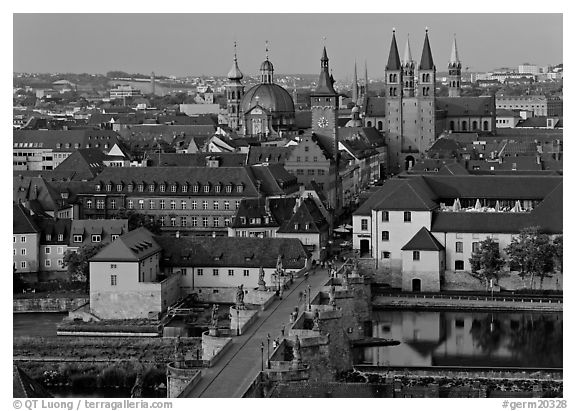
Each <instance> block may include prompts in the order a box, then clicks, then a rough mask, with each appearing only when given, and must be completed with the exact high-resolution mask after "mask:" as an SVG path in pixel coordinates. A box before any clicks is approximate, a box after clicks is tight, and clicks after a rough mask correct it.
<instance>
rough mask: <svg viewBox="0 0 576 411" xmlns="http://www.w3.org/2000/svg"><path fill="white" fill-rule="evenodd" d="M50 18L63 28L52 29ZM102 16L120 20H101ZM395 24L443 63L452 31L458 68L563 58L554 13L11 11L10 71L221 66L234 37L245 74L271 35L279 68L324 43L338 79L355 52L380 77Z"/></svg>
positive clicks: (209, 71) (402, 39)
mask: <svg viewBox="0 0 576 411" xmlns="http://www.w3.org/2000/svg"><path fill="white" fill-rule="evenodd" d="M484 25H489V26H490V29H491V30H490V32H482V35H481V36H478V30H477V28H479V27H480V26H484ZM56 26H57V27H60V30H57V31H55V30H50V27H56ZM105 26H111V27H122V28H123V29H124V30H123V32H118V31H116V30H102V27H105ZM143 27H144V28H146V30H143V29H142V28H143ZM393 28H395V29H396V37H397V41H398V46H399V48H400V53H401V54H402V55H403V52H404V46H405V43H406V38H407V37H408V36H409V38H410V45H411V50H412V57H413V58H414V60H415V61H416V62H418V61H419V60H420V55H421V50H422V43H423V39H424V33H425V29H426V28H428V29H429V37H430V43H431V47H432V53H433V58H434V63H435V65H436V68H437V70H438V71H445V70H446V69H447V64H448V59H449V55H450V49H451V44H452V39H453V37H454V35H456V39H457V43H458V52H459V55H460V60H461V61H462V64H463V68H464V70H463V71H465V70H466V68H468V69H469V71H490V70H493V69H495V68H498V67H517V66H518V65H519V64H522V63H525V62H529V63H533V64H536V65H538V66H545V65H547V64H558V63H562V61H563V56H562V43H563V38H562V30H563V15H562V14H560V13H557V14H446V13H443V14H406V13H396V14H381V13H377V14H253V13H250V14H14V15H13V50H14V52H13V71H14V72H36V73H49V72H50V73H56V72H60V73H67V72H70V73H92V74H105V73H106V72H108V71H113V70H121V71H126V72H128V73H143V74H144V73H150V72H155V73H156V74H157V75H167V76H168V75H174V76H178V77H183V76H199V75H214V76H225V75H226V73H227V72H228V70H229V68H230V65H231V63H232V58H233V54H234V46H233V44H234V42H235V41H236V42H237V44H238V48H237V52H238V62H239V66H240V69H241V70H242V71H243V73H244V74H245V75H248V76H250V75H257V74H258V68H259V66H260V63H261V62H262V61H263V60H264V59H265V58H266V51H265V48H266V44H265V42H266V41H268V44H269V53H268V54H269V58H270V61H272V62H273V64H274V69H275V72H276V73H282V74H314V73H316V72H317V71H318V64H319V63H318V61H319V58H320V53H321V50H322V46H323V45H326V48H327V50H328V56H329V58H330V67H331V68H332V70H333V73H334V76H335V77H336V78H337V79H338V78H340V79H342V80H344V79H350V78H351V76H352V72H353V67H354V62H356V63H357V65H358V73H359V76H363V72H364V63H365V62H367V65H368V75H369V77H371V78H378V77H382V76H383V74H384V67H385V65H386V61H387V58H388V48H389V44H390V40H391V37H392V30H393ZM526 28H529V30H528V29H526ZM70 33H74V35H73V36H71V35H70ZM262 33H264V34H262ZM39 38H42V40H43V41H41V42H39V41H38V39H39ZM194 39H198V41H194ZM46 44H50V45H58V46H57V47H46ZM506 45H511V46H510V47H507V46H506ZM512 45H513V46H512ZM71 50H73V53H71V52H70V51H71ZM128 50H132V51H133V52H130V53H128V52H127V51H128ZM536 56H538V57H536Z"/></svg>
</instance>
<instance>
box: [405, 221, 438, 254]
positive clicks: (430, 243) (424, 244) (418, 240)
mask: <svg viewBox="0 0 576 411" xmlns="http://www.w3.org/2000/svg"><path fill="white" fill-rule="evenodd" d="M401 250H403V251H408V250H419V251H442V250H444V246H443V245H442V244H441V243H440V242H439V241H438V240H437V239H436V237H434V236H433V235H432V233H431V232H430V231H428V229H427V228H426V227H422V228H421V229H420V231H418V232H417V233H416V234H414V237H412V238H411V239H410V241H408V242H407V243H406V245H404V247H402V248H401Z"/></svg>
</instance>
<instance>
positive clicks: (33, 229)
mask: <svg viewBox="0 0 576 411" xmlns="http://www.w3.org/2000/svg"><path fill="white" fill-rule="evenodd" d="M12 210H13V211H12V233H13V234H35V233H38V232H40V229H39V228H38V225H37V224H36V223H35V222H34V220H33V219H32V217H31V216H30V214H29V213H28V211H27V210H26V209H25V208H24V207H23V206H22V205H21V204H16V203H13V204H12Z"/></svg>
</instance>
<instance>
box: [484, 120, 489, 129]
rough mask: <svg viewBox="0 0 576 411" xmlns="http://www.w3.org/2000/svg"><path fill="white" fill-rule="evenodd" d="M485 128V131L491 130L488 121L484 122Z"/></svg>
mask: <svg viewBox="0 0 576 411" xmlns="http://www.w3.org/2000/svg"><path fill="white" fill-rule="evenodd" d="M483 127H484V131H488V130H489V128H488V122H487V121H484V124H483Z"/></svg>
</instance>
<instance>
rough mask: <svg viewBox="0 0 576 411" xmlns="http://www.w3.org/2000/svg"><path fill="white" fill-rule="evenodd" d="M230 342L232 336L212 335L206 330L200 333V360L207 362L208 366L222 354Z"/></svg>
mask: <svg viewBox="0 0 576 411" xmlns="http://www.w3.org/2000/svg"><path fill="white" fill-rule="evenodd" d="M231 344H232V338H222V337H214V336H211V335H208V331H206V332H204V333H203V334H202V360H203V361H205V362H208V367H211V366H212V365H213V364H215V363H216V362H217V361H218V360H219V359H220V357H221V356H222V354H223V353H224V352H225V351H226V350H227V349H228V347H230V345H231Z"/></svg>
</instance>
